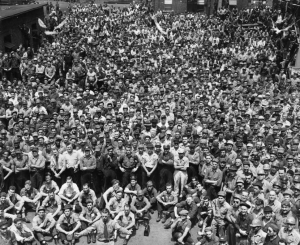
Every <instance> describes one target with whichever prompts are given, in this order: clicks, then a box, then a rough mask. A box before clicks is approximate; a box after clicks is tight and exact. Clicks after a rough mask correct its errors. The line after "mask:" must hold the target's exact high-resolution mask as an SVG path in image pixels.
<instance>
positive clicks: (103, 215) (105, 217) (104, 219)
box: [102, 213, 109, 222]
mask: <svg viewBox="0 0 300 245" xmlns="http://www.w3.org/2000/svg"><path fill="white" fill-rule="evenodd" d="M108 218H109V214H108V213H102V219H103V221H104V222H106V221H108Z"/></svg>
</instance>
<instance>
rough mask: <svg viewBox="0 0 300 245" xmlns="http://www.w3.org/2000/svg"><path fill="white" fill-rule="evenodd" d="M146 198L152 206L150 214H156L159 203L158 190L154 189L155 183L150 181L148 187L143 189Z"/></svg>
mask: <svg viewBox="0 0 300 245" xmlns="http://www.w3.org/2000/svg"><path fill="white" fill-rule="evenodd" d="M143 192H144V196H145V197H146V198H147V199H148V200H149V202H150V204H151V208H150V213H152V214H153V213H154V211H153V210H154V209H156V205H157V201H156V197H157V190H156V189H155V188H154V187H153V182H152V181H151V180H149V181H148V182H147V187H146V188H144V189H143Z"/></svg>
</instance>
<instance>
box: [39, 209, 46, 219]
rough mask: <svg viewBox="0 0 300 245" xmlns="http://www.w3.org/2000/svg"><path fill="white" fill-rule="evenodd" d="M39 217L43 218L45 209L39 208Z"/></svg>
mask: <svg viewBox="0 0 300 245" xmlns="http://www.w3.org/2000/svg"><path fill="white" fill-rule="evenodd" d="M39 217H40V218H44V217H45V211H44V210H40V211H39Z"/></svg>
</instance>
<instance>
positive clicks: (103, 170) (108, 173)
mask: <svg viewBox="0 0 300 245" xmlns="http://www.w3.org/2000/svg"><path fill="white" fill-rule="evenodd" d="M117 168H118V157H117V155H116V154H115V153H114V152H113V148H112V146H110V147H108V148H107V154H104V155H103V156H102V157H101V158H100V160H99V161H97V170H98V173H99V172H100V174H101V175H103V182H104V183H103V185H102V187H103V190H102V192H105V191H106V190H107V189H108V185H109V184H110V183H111V181H112V180H113V179H117V174H116V170H117ZM96 192H97V191H96ZM97 193H98V192H97Z"/></svg>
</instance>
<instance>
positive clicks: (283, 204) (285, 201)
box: [281, 200, 291, 207]
mask: <svg viewBox="0 0 300 245" xmlns="http://www.w3.org/2000/svg"><path fill="white" fill-rule="evenodd" d="M282 206H287V207H290V206H291V203H290V202H289V201H287V200H283V201H282V202H281V207H282Z"/></svg>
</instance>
